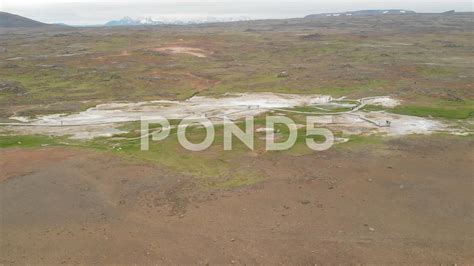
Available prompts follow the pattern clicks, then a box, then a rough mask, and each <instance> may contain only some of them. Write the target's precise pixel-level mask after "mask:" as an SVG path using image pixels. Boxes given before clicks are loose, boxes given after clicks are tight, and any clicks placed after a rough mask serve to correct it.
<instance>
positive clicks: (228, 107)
mask: <svg viewBox="0 0 474 266" xmlns="http://www.w3.org/2000/svg"><path fill="white" fill-rule="evenodd" d="M341 100H342V99H333V98H332V97H331V96H322V95H294V94H276V93H242V94H226V95H224V96H223V97H220V98H210V97H202V96H195V97H192V98H190V99H188V100H186V101H165V100H161V101H147V102H137V103H129V102H128V103H107V104H100V105H97V106H96V107H93V108H90V109H88V110H86V111H84V112H80V113H77V114H70V115H64V114H55V115H47V116H39V117H37V118H35V119H28V118H25V117H10V119H15V120H17V121H19V122H18V123H3V124H0V125H3V126H2V127H0V131H5V132H11V133H13V134H44V135H53V136H65V135H70V138H72V139H92V138H95V137H110V136H113V135H115V134H119V133H126V132H125V131H123V130H119V129H118V127H120V125H122V124H123V123H126V122H133V121H140V119H141V118H144V119H147V120H152V119H156V118H160V117H164V118H167V119H183V118H189V117H207V118H209V119H211V120H212V121H213V122H215V123H219V122H220V123H222V121H223V118H224V117H227V118H229V119H231V120H239V119H242V118H244V117H248V116H257V115H260V114H263V113H266V112H269V111H278V112H279V113H282V112H285V111H286V110H285V109H284V108H292V107H298V106H312V107H315V111H319V110H327V109H326V108H327V107H332V108H334V107H345V108H347V107H349V108H351V107H352V108H353V110H352V111H347V112H339V113H332V114H330V115H325V114H324V113H317V112H314V113H312V112H308V113H305V114H307V115H312V114H313V115H315V116H316V117H317V121H318V123H320V124H321V126H322V127H326V128H329V129H333V130H338V131H343V132H344V133H345V134H349V135H354V134H365V135H370V134H377V133H382V134H386V135H407V134H431V133H434V132H449V133H452V134H466V132H464V131H462V130H460V129H456V128H452V127H451V126H449V125H447V124H445V123H442V122H441V121H436V120H433V119H427V118H421V117H415V116H406V115H397V114H391V113H387V112H383V111H378V112H366V111H362V110H360V109H362V107H363V106H365V105H367V104H370V105H379V106H383V107H388V108H391V107H395V106H397V105H399V104H400V102H399V101H397V100H395V99H392V98H390V97H371V98H365V99H361V100H358V102H359V104H354V103H351V102H349V101H346V102H344V101H341ZM387 121H390V126H387Z"/></svg>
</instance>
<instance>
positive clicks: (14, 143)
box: [0, 135, 58, 148]
mask: <svg viewBox="0 0 474 266" xmlns="http://www.w3.org/2000/svg"><path fill="white" fill-rule="evenodd" d="M51 145H58V141H57V139H55V138H52V137H48V136H43V135H29V136H13V135H12V136H10V135H8V136H0V148H20V147H21V148H38V147H44V146H51Z"/></svg>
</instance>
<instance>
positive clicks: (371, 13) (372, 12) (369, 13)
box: [305, 9, 416, 18]
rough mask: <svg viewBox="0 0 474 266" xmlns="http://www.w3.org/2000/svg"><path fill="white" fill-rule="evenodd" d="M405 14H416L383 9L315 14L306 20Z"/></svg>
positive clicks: (401, 10)
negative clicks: (324, 17)
mask: <svg viewBox="0 0 474 266" xmlns="http://www.w3.org/2000/svg"><path fill="white" fill-rule="evenodd" d="M403 14H416V12H415V11H411V10H404V9H381V10H357V11H349V12H341V13H323V14H313V15H309V16H306V17H305V18H313V17H322V16H327V17H339V16H378V15H403Z"/></svg>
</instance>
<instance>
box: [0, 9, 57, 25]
mask: <svg viewBox="0 0 474 266" xmlns="http://www.w3.org/2000/svg"><path fill="white" fill-rule="evenodd" d="M45 26H50V24H46V23H42V22H39V21H36V20H32V19H29V18H25V17H22V16H18V15H14V14H10V13H7V12H0V27H3V28H37V27H45Z"/></svg>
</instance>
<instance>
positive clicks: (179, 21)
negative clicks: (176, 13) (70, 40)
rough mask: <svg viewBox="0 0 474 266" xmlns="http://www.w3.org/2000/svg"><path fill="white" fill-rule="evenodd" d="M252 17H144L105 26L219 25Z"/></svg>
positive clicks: (129, 18) (116, 21)
mask: <svg viewBox="0 0 474 266" xmlns="http://www.w3.org/2000/svg"><path fill="white" fill-rule="evenodd" d="M251 19H252V18H250V17H245V16H236V17H231V16H229V17H211V16H209V17H194V18H176V17H156V18H151V17H144V18H137V19H133V18H131V17H128V16H127V17H124V18H122V19H120V20H112V21H109V22H107V23H106V24H105V26H138V25H189V24H202V23H219V22H235V21H248V20H251Z"/></svg>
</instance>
